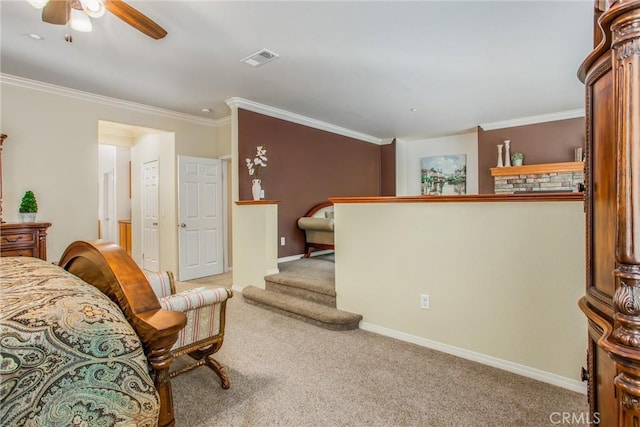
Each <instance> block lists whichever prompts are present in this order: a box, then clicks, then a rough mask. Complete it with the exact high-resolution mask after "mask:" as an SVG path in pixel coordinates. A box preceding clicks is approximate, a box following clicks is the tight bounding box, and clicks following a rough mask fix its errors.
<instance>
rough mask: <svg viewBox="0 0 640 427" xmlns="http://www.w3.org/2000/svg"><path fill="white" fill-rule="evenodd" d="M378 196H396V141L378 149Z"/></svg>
mask: <svg viewBox="0 0 640 427" xmlns="http://www.w3.org/2000/svg"><path fill="white" fill-rule="evenodd" d="M380 168H381V170H380V195H381V196H395V195H396V140H395V138H394V139H393V141H392V142H391V144H387V145H383V146H381V147H380Z"/></svg>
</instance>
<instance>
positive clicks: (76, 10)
mask: <svg viewBox="0 0 640 427" xmlns="http://www.w3.org/2000/svg"><path fill="white" fill-rule="evenodd" d="M27 1H28V2H29V3H31V4H32V5H33V6H34V7H36V8H38V9H42V20H43V21H44V22H48V23H50V24H57V25H66V24H67V22H69V21H71V27H72V28H73V29H75V30H77V31H85V32H88V31H91V29H92V26H91V20H90V19H89V18H90V17H91V18H99V17H101V16H102V15H104V13H105V11H106V10H108V11H109V12H111V13H113V14H114V15H115V16H117V17H118V18H120V19H122V20H123V21H124V22H126V23H127V24H129V25H131V26H132V27H133V28H135V29H136V30H138V31H141V32H143V33H144V34H146V35H148V36H149V37H151V38H154V39H156V40H158V39H161V38H163V37H164V36H166V35H167V32H166V31H165V30H164V28H162V27H161V26H160V25H158V24H156V23H155V22H153V21H152V20H151V19H150V18H148V17H147V16H145V15H144V14H142V13H141V12H139V11H138V10H136V9H135V8H133V7H131V6H129V5H128V4H127V3H125V2H124V1H122V0H27Z"/></svg>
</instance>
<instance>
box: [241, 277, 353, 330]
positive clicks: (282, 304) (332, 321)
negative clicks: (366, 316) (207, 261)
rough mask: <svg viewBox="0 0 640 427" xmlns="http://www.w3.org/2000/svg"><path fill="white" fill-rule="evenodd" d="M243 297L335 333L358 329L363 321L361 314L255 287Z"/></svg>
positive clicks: (249, 288) (244, 293)
mask: <svg viewBox="0 0 640 427" xmlns="http://www.w3.org/2000/svg"><path fill="white" fill-rule="evenodd" d="M242 297H243V298H244V300H245V301H247V302H249V303H252V304H256V305H260V306H262V307H264V308H267V309H270V310H273V311H275V312H278V313H281V314H284V315H286V316H289V317H294V318H296V319H299V320H303V321H305V322H308V323H311V324H314V325H316V326H319V327H321V328H325V329H331V330H334V331H346V330H350V329H357V328H358V327H359V324H360V321H361V320H362V316H361V315H359V314H354V313H349V312H347V311H343V310H338V309H337V308H332V307H327V306H326V305H323V304H318V303H316V302H312V301H308V300H304V299H300V298H296V297H295V296H292V295H287V294H282V293H279V292H274V291H270V290H266V289H260V288H256V287H255V286H247V287H246V288H244V289H243V290H242Z"/></svg>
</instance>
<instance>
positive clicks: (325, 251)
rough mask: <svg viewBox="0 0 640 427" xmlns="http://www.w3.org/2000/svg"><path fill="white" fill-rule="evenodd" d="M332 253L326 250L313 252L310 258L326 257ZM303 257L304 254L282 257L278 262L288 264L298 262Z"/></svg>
mask: <svg viewBox="0 0 640 427" xmlns="http://www.w3.org/2000/svg"><path fill="white" fill-rule="evenodd" d="M333 252H334V251H333V250H331V249H326V250H324V251H313V252H311V256H312V257H314V256H321V255H327V254H330V253H333ZM303 256H304V254H298V255H291V256H286V257H282V258H278V262H279V263H280V262H289V261H295V260H298V259H300V258H302V257H303Z"/></svg>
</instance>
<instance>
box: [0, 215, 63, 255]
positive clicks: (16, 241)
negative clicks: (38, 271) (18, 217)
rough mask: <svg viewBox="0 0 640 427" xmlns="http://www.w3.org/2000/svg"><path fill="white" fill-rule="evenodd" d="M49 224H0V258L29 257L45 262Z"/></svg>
mask: <svg viewBox="0 0 640 427" xmlns="http://www.w3.org/2000/svg"><path fill="white" fill-rule="evenodd" d="M49 227H51V223H49V222H29V223H16V224H9V223H4V224H0V231H1V233H0V252H1V254H0V256H30V257H34V258H40V259H43V260H45V261H46V260H47V230H48V228H49Z"/></svg>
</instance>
